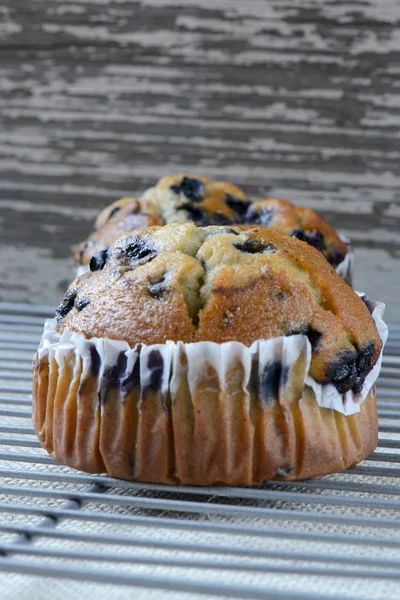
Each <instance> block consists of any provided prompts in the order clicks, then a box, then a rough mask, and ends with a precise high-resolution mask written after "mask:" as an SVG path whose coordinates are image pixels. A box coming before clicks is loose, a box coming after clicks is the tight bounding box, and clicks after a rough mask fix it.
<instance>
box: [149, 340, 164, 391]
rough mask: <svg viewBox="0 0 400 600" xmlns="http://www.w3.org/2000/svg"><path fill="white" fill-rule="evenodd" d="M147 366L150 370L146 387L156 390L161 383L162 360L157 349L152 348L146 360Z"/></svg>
mask: <svg viewBox="0 0 400 600" xmlns="http://www.w3.org/2000/svg"><path fill="white" fill-rule="evenodd" d="M147 368H148V369H149V371H150V377H149V384H148V387H149V388H151V389H152V390H154V391H156V392H157V391H158V390H159V389H160V388H161V385H162V379H163V370H164V360H163V357H162V356H161V353H160V352H159V351H158V350H152V351H151V352H150V354H149V358H148V361H147Z"/></svg>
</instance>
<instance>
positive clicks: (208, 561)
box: [0, 303, 400, 600]
mask: <svg viewBox="0 0 400 600" xmlns="http://www.w3.org/2000/svg"><path fill="white" fill-rule="evenodd" d="M50 314H51V308H50V307H46V306H33V305H18V304H6V303H2V304H1V303H0V478H1V479H0V577H2V574H1V572H3V573H6V574H7V577H6V578H5V579H4V582H5V583H4V582H3V583H2V584H1V585H0V588H1V589H2V593H1V594H0V596H1V597H2V598H4V599H7V598H8V597H11V595H10V596H7V590H8V589H11V588H10V586H11V585H12V586H13V587H12V589H13V590H14V593H15V597H18V598H19V597H23V596H22V594H19V592H18V590H19V588H18V586H19V585H20V586H23V585H24V583H23V582H24V581H26V579H27V577H28V576H29V575H36V576H39V577H38V579H37V581H39V580H40V581H43V579H44V578H52V581H51V585H52V588H51V589H52V590H53V591H54V590H56V589H57V588H56V587H55V586H61V587H60V588H59V589H60V590H61V592H60V597H65V598H69V597H75V596H73V595H68V590H70V593H71V594H72V592H71V590H72V588H71V587H70V586H71V585H73V584H72V582H71V581H68V580H75V581H78V582H79V585H81V586H87V585H88V584H90V583H92V584H93V585H96V586H99V584H103V585H106V584H112V585H111V587H107V589H110V590H111V592H109V593H108V597H115V598H120V597H121V598H125V597H126V598H128V597H129V598H132V597H135V598H139V597H140V598H141V597H143V598H147V597H150V596H149V594H151V597H154V598H165V597H167V596H166V595H165V594H168V591H169V592H171V593H172V596H171V597H172V598H177V597H179V598H180V597H185V598H186V597H187V598H195V597H196V598H197V597H200V596H198V595H199V594H200V595H207V596H209V597H221V596H223V597H227V598H263V599H265V598H276V599H280V598H282V599H283V598H288V599H289V598H299V599H300V598H304V599H306V598H307V599H308V598H310V599H312V598H315V599H321V600H322V599H324V598H330V599H333V598H361V597H362V598H363V599H365V598H382V597H383V596H385V598H398V597H399V592H398V589H399V588H398V582H399V580H400V519H399V515H398V513H399V510H400V500H399V498H400V480H399V479H398V478H399V476H400V468H399V462H400V420H399V419H400V397H399V396H400V387H399V386H400V325H396V324H393V325H392V326H391V327H390V331H391V333H390V337H389V341H388V344H387V347H386V351H385V356H384V362H383V369H382V375H381V378H380V383H379V386H378V398H379V401H378V405H379V417H380V436H379V446H378V449H377V451H376V452H374V454H372V455H371V456H370V457H369V458H368V459H367V460H366V461H364V462H363V463H362V464H361V465H358V466H356V467H354V468H352V469H349V470H348V471H347V472H345V473H342V474H337V475H333V476H329V477H325V478H322V479H318V480H314V481H309V482H297V483H293V482H291V483H289V482H288V483H283V482H270V483H268V484H265V485H264V486H262V487H259V488H252V489H248V488H232V487H208V488H196V487H181V488H179V489H178V488H174V487H169V486H163V485H145V484H138V483H134V482H126V481H120V480H117V479H112V478H108V477H105V476H92V475H87V474H84V473H80V472H78V471H74V470H72V469H68V468H66V467H63V466H61V465H59V464H58V463H56V461H54V460H53V459H52V458H51V457H49V456H48V455H47V453H46V452H45V451H43V450H42V449H41V447H40V445H39V442H38V441H37V439H36V436H35V434H34V430H33V427H32V424H31V361H32V356H33V353H34V351H35V349H36V347H37V344H38V341H39V339H40V335H41V331H42V326H43V321H44V318H45V317H47V316H49V315H50ZM16 574H18V575H16ZM28 578H29V577H28ZM29 579H30V580H31V581H32V580H33V581H36V580H34V578H32V577H31V578H29ZM55 580H56V581H55ZM0 583H1V582H0ZM31 585H34V584H31ZM132 586H134V587H135V588H136V590H135V592H133V591H132ZM21 589H24V590H25V593H27V592H26V589H27V588H26V587H21ZM36 589H38V588H36V586H34V587H32V593H30V597H31V598H34V599H35V598H38V597H39V596H38V595H35V590H36ZM79 589H80V588H79V586H78V587H75V588H74V590H75V591H74V594H76V593H77V590H79ZM82 589H84V588H82ZM88 589H89V588H88ZM102 589H103V591H104V590H105V589H106V588H102ZM123 590H124V591H125V592H126V591H127V590H128V592H129V594H128V595H126V596H123V595H121V594H123ZM129 590H130V591H129ZM141 590H142V591H141ZM143 590H145V591H144V592H143ZM150 590H152V591H151V592H150ZM157 590H158V592H157ZM132 594H134V596H133V595H132ZM140 594H143V596H141V595H140ZM100 597H102V596H101V594H100ZM104 597H105V596H104Z"/></svg>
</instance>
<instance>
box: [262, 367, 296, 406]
mask: <svg viewBox="0 0 400 600" xmlns="http://www.w3.org/2000/svg"><path fill="white" fill-rule="evenodd" d="M288 375H289V367H284V366H283V365H282V363H281V362H280V361H277V360H276V361H274V362H272V363H270V364H268V365H265V367H264V369H263V372H262V377H261V383H260V398H261V403H262V404H264V405H266V404H269V403H271V402H274V401H276V400H278V399H279V391H280V389H282V388H284V387H285V385H286V383H287V379H288Z"/></svg>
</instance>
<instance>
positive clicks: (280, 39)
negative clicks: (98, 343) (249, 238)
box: [0, 0, 400, 319]
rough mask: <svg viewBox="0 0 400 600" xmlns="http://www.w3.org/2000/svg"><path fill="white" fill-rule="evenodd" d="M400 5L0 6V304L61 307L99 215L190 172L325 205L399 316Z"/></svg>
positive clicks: (20, 2) (38, 1)
mask: <svg viewBox="0 0 400 600" xmlns="http://www.w3.org/2000/svg"><path fill="white" fill-rule="evenodd" d="M399 24H400V3H399V2H398V1H392V2H391V1H389V0H380V1H379V2H377V1H376V0H374V1H372V0H363V1H351V0H347V1H345V2H343V1H342V2H341V1H339V0H331V1H328V0H326V1H321V0H319V1H315V0H301V1H300V0H297V1H293V0H291V1H290V2H289V1H285V0H270V1H267V0H248V1H246V2H244V1H243V0H142V1H137V2H132V1H131V0H129V1H128V0H72V1H69V2H67V3H66V2H65V1H64V0H30V1H29V2H26V0H6V1H4V0H3V1H1V0H0V86H1V95H0V98H1V103H0V211H1V213H0V227H1V242H0V244H1V253H2V256H3V261H2V266H1V278H0V282H1V283H0V298H1V299H7V300H16V301H31V302H46V303H56V302H57V301H58V298H59V296H60V295H61V293H62V291H63V289H64V287H65V285H66V284H67V282H68V280H69V279H71V273H72V259H71V245H72V244H74V243H76V242H78V241H80V240H81V239H83V238H84V237H86V235H87V234H88V232H89V230H90V229H91V224H92V221H93V219H94V217H95V215H96V213H97V211H98V210H99V209H100V208H102V207H103V206H104V205H106V204H107V203H109V202H111V201H113V200H114V199H116V198H118V197H119V196H120V195H123V194H127V193H131V194H134V193H138V192H140V191H142V190H144V189H145V188H146V187H147V186H149V185H151V184H152V183H153V182H154V181H155V180H156V179H157V178H158V177H160V176H162V175H164V174H167V173H174V172H179V171H181V170H187V171H193V172H195V173H203V174H206V175H208V176H210V177H211V178H214V177H215V178H223V179H228V180H232V181H233V182H234V183H236V184H238V185H239V186H242V187H244V189H245V190H246V191H248V193H249V194H250V195H254V196H257V195H266V194H274V195H281V196H283V197H287V198H289V199H290V200H292V201H294V202H295V203H297V204H307V205H309V206H311V207H312V208H316V209H318V210H319V211H320V212H321V213H322V214H323V215H324V216H325V217H326V218H328V219H329V220H330V221H331V222H332V223H333V224H334V225H335V226H336V227H338V228H339V229H340V230H341V231H342V232H343V233H344V234H346V235H348V236H349V237H351V238H352V239H353V240H354V242H355V246H356V252H357V263H356V270H357V274H356V285H357V287H358V288H360V289H363V290H365V291H366V292H367V293H369V294H370V295H371V296H373V297H379V298H380V299H383V300H384V301H386V302H388V309H387V314H388V317H389V318H398V319H400V306H399V303H398V296H399V292H400V283H399V274H400V271H399V266H400V200H399V188H400V174H399V170H398V164H399V157H400V114H399V107H400V92H399V87H400V84H399V73H400V66H399V65H400V28H399Z"/></svg>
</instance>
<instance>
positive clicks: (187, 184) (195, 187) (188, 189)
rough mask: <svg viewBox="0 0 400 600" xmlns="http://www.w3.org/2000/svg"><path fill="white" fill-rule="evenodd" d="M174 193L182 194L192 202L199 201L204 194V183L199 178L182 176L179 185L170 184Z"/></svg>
mask: <svg viewBox="0 0 400 600" xmlns="http://www.w3.org/2000/svg"><path fill="white" fill-rule="evenodd" d="M170 189H171V190H172V191H173V192H174V194H184V195H185V196H186V198H189V200H192V201H193V202H201V201H202V200H203V195H204V184H203V182H202V181H200V180H199V179H193V178H191V177H184V178H183V179H182V181H181V183H180V185H171V188H170Z"/></svg>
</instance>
